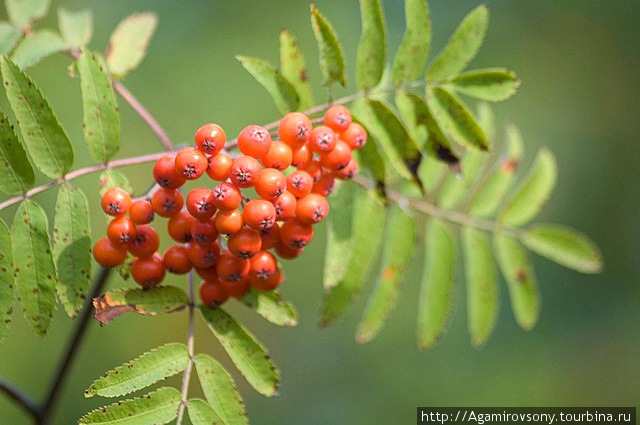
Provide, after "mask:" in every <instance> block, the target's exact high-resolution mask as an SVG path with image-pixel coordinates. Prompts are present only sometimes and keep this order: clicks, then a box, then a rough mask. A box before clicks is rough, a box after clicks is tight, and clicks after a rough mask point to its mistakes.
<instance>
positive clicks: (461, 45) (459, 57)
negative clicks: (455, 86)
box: [427, 4, 489, 81]
mask: <svg viewBox="0 0 640 425" xmlns="http://www.w3.org/2000/svg"><path fill="white" fill-rule="evenodd" d="M488 23H489V8H488V7H487V5H486V4H481V5H480V6H478V7H476V8H475V9H474V10H472V11H471V12H470V13H469V14H468V15H467V16H465V18H464V19H463V21H462V22H461V23H460V25H459V26H458V28H456V31H455V32H454V33H453V35H452V36H451V38H450V39H449V43H447V45H446V46H445V48H444V49H443V50H442V51H441V52H440V54H438V57H436V59H435V60H434V61H433V63H432V64H431V66H430V67H429V70H428V71H427V80H429V81H433V80H440V79H444V78H449V77H452V76H454V75H457V74H459V73H460V71H462V70H463V69H465V68H466V67H467V65H468V64H469V62H471V60H473V58H474V57H475V56H476V53H478V50H479V49H480V46H481V45H482V42H483V40H484V35H485V33H486V32H487V25H488Z"/></svg>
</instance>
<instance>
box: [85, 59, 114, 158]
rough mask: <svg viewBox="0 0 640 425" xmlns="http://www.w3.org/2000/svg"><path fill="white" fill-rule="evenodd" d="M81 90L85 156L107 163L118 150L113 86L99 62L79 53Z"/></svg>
mask: <svg viewBox="0 0 640 425" xmlns="http://www.w3.org/2000/svg"><path fill="white" fill-rule="evenodd" d="M77 63H78V72H79V73H80V87H81V89H82V123H83V130H84V140H85V142H86V143H87V148H89V154H90V155H91V157H92V158H93V159H94V160H96V161H98V162H102V163H104V162H108V161H109V160H110V159H111V158H113V156H114V155H115V154H116V153H117V152H118V149H119V147H120V115H119V114H118V104H117V103H116V96H115V93H114V92H113V85H112V84H111V79H110V78H109V75H108V74H107V72H106V70H105V69H103V67H102V65H101V64H100V61H98V59H97V58H96V56H95V55H92V54H91V53H90V52H89V51H87V50H83V51H82V55H81V56H80V59H78V62H77Z"/></svg>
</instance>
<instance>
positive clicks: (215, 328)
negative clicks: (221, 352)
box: [200, 305, 280, 397]
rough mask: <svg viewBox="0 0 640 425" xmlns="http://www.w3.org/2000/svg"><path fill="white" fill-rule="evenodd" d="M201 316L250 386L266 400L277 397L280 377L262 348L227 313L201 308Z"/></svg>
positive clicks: (220, 310)
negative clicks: (265, 397) (266, 398)
mask: <svg viewBox="0 0 640 425" xmlns="http://www.w3.org/2000/svg"><path fill="white" fill-rule="evenodd" d="M200 312H201V313H202V317H203V318H204V320H205V322H207V324H208V325H209V328H210V329H211V331H212V332H213V334H214V335H215V336H216V338H218V341H220V343H221V344H222V346H223V347H224V349H225V350H226V351H227V354H229V357H230V358H231V360H232V361H233V364H235V365H236V367H237V368H238V370H239V371H240V373H242V375H243V376H244V377H245V378H246V380H247V382H249V384H251V386H252V387H253V388H255V390H256V391H258V392H259V393H260V394H262V395H264V396H267V397H271V396H274V395H278V384H279V382H280V373H279V372H278V370H277V369H276V367H275V365H274V364H273V362H272V361H271V359H270V358H269V356H268V355H267V350H266V349H265V348H264V347H263V346H262V344H260V343H259V342H258V341H257V340H256V339H255V337H254V336H253V335H252V334H251V333H249V331H247V330H246V329H245V328H244V327H243V326H242V325H240V324H239V323H238V322H236V320H235V319H234V318H233V317H231V316H230V315H229V314H228V313H227V312H225V311H224V310H222V309H219V308H217V309H212V308H208V307H206V306H204V305H202V306H200Z"/></svg>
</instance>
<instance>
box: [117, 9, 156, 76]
mask: <svg viewBox="0 0 640 425" xmlns="http://www.w3.org/2000/svg"><path fill="white" fill-rule="evenodd" d="M157 25H158V17H157V16H156V14H155V13H153V12H142V13H134V14H132V15H129V16H127V17H126V18H125V19H123V20H122V21H121V22H120V23H119V24H118V27H117V28H116V29H115V31H114V32H113V34H111V38H110V39H109V45H108V46H107V51H106V57H107V64H108V66H109V69H110V70H111V73H112V74H114V75H116V76H118V77H120V78H122V77H124V76H125V75H127V74H128V73H129V72H131V71H133V70H134V69H136V68H137V67H138V65H140V62H142V59H144V56H145V55H146V54H147V47H148V46H149V42H150V41H151V37H153V33H154V32H155V30H156V26H157Z"/></svg>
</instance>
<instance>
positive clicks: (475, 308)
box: [462, 227, 499, 347]
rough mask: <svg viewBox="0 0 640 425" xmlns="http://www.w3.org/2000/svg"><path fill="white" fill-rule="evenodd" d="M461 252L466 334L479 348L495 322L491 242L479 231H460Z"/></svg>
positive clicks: (468, 229) (495, 286)
mask: <svg viewBox="0 0 640 425" xmlns="http://www.w3.org/2000/svg"><path fill="white" fill-rule="evenodd" d="M462 252H463V254H464V271H465V277H466V281H467V314H468V327H469V335H470V337H471V344H472V345H473V346H474V347H480V346H482V345H483V344H484V343H485V342H486V341H487V339H488V338H489V336H490V335H491V333H492V332H493V329H494V328H495V326H496V322H497V319H498V296H499V294H498V284H497V275H496V267H495V264H494V261H493V253H492V249H491V241H490V239H489V237H488V236H487V235H486V234H485V233H483V232H481V231H480V230H477V229H473V228H470V227H464V228H463V229H462Z"/></svg>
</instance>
